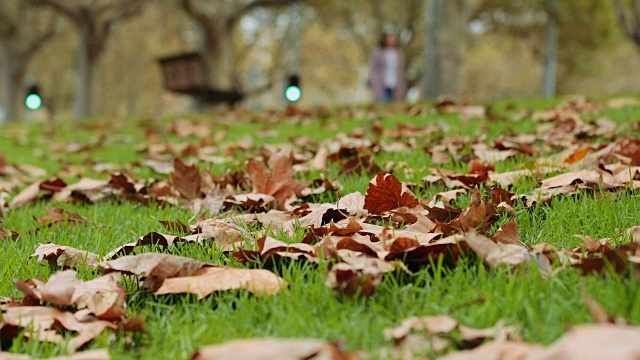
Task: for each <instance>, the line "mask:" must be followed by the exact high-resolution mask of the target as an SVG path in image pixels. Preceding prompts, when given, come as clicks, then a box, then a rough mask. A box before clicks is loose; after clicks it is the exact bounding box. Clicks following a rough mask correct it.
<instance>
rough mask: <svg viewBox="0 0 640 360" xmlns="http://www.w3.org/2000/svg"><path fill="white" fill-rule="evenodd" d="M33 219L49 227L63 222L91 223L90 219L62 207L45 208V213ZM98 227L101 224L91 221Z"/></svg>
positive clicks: (75, 223)
mask: <svg viewBox="0 0 640 360" xmlns="http://www.w3.org/2000/svg"><path fill="white" fill-rule="evenodd" d="M34 219H35V220H36V221H37V222H38V223H39V224H40V225H41V226H42V227H51V226H54V225H60V224H63V223H68V224H73V225H77V224H89V223H93V222H92V221H91V220H89V219H87V218H85V217H84V216H82V215H80V214H78V213H76V212H73V213H72V212H69V211H67V210H65V209H62V208H48V209H46V215H44V216H41V217H39V218H35V217H34ZM93 224H95V225H96V226H98V227H101V226H102V224H99V223H93Z"/></svg>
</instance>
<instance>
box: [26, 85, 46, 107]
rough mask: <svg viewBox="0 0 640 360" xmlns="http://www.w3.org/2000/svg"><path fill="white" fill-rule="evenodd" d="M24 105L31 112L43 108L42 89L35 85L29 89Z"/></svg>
mask: <svg viewBox="0 0 640 360" xmlns="http://www.w3.org/2000/svg"><path fill="white" fill-rule="evenodd" d="M24 105H25V106H26V107H27V109H29V110H38V109H40V107H41V106H42V98H41V97H40V88H39V87H38V85H36V84H34V85H31V86H29V88H28V89H27V97H26V98H25V99H24Z"/></svg>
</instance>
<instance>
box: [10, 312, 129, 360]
mask: <svg viewBox="0 0 640 360" xmlns="http://www.w3.org/2000/svg"><path fill="white" fill-rule="evenodd" d="M2 321H3V322H4V323H7V324H9V325H13V326H18V327H20V328H25V329H30V330H31V332H28V333H29V334H30V335H29V336H33V337H35V338H37V339H39V340H40V341H48V342H54V343H57V344H60V343H62V342H63V341H64V338H63V337H62V336H61V335H59V334H57V333H56V332H54V331H52V330H53V329H54V325H55V328H56V329H58V328H60V329H64V330H68V331H73V332H76V333H78V335H76V336H74V337H72V338H71V339H70V340H69V341H68V342H67V350H68V351H69V352H74V351H75V350H76V349H78V348H79V347H80V346H82V345H84V344H85V343H87V342H89V341H91V340H93V338H95V337H96V336H98V335H100V334H101V333H102V332H103V331H104V330H105V329H114V330H115V329H117V326H116V325H115V324H113V323H112V322H109V321H105V320H98V319H95V318H94V319H83V321H79V320H78V319H76V317H75V316H74V314H73V313H72V312H69V311H64V310H60V309H57V308H53V307H45V306H17V307H10V308H8V309H7V311H6V312H5V313H4V314H2Z"/></svg>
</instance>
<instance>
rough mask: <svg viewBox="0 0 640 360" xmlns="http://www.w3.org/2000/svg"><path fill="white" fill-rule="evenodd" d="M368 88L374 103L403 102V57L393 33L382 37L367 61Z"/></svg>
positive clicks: (405, 84)
mask: <svg viewBox="0 0 640 360" xmlns="http://www.w3.org/2000/svg"><path fill="white" fill-rule="evenodd" d="M369 87H370V88H371V93H372V95H373V101H374V102H391V101H397V100H403V99H404V95H405V93H406V91H407V80H406V78H405V68H404V57H403V56H402V52H401V51H400V49H398V38H397V36H396V35H395V34H393V33H385V34H383V35H382V39H381V40H380V45H379V46H378V47H377V48H376V49H375V50H374V52H373V54H371V58H370V59H369Z"/></svg>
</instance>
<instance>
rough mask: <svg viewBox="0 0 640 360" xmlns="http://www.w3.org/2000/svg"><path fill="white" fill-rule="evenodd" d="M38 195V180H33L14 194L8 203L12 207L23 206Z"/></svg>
mask: <svg viewBox="0 0 640 360" xmlns="http://www.w3.org/2000/svg"><path fill="white" fill-rule="evenodd" d="M39 195H40V182H39V181H38V182H35V183H33V184H31V185H29V186H28V187H27V188H25V189H24V190H22V191H21V192H20V193H19V194H18V195H16V196H15V197H14V198H13V199H11V202H10V203H9V207H10V208H12V209H17V208H19V207H23V206H25V205H27V204H29V203H32V202H34V201H36V200H37V199H38V196H39Z"/></svg>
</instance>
